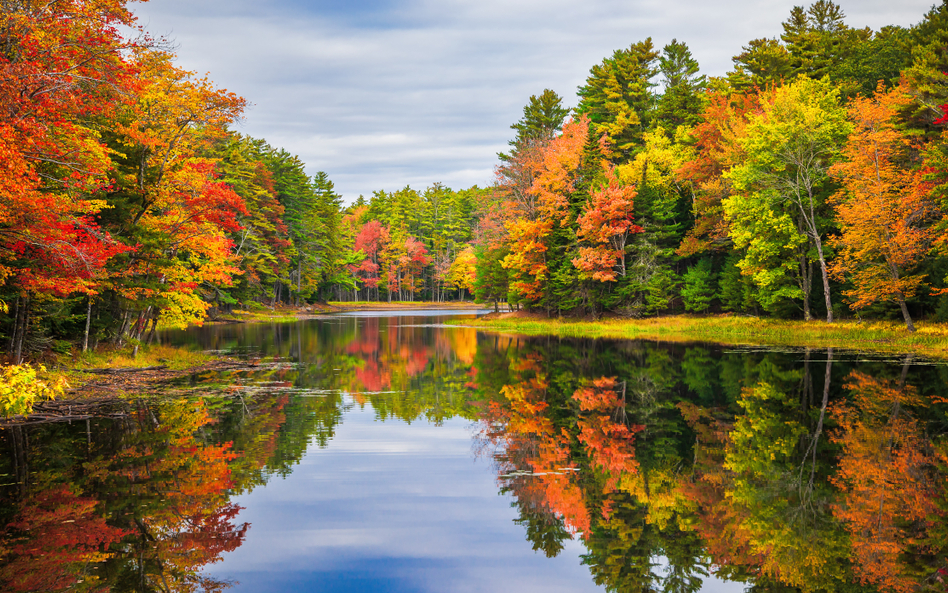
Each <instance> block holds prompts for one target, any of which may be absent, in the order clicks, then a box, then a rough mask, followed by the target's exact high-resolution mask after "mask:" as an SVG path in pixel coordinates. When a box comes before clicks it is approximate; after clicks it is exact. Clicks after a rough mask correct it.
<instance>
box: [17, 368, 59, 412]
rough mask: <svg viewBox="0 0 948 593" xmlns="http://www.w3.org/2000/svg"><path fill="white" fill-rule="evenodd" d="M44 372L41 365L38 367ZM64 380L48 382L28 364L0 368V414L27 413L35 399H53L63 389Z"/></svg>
mask: <svg viewBox="0 0 948 593" xmlns="http://www.w3.org/2000/svg"><path fill="white" fill-rule="evenodd" d="M38 370H39V372H40V373H45V372H46V368H45V367H43V366H42V365H40V366H39V368H38ZM67 386H68V385H67V384H66V380H65V379H62V378H60V379H59V380H58V381H55V382H53V383H52V384H50V383H49V382H47V381H43V380H41V379H40V378H39V377H38V376H37V369H35V368H33V367H31V366H30V365H28V364H21V365H9V366H6V367H3V368H2V369H0V414H2V415H3V416H4V417H6V418H10V417H12V416H16V415H17V414H23V415H26V414H29V413H30V412H32V411H33V405H34V404H35V403H36V402H37V400H44V399H55V398H56V397H57V396H60V395H62V394H63V392H64V391H65V389H66V387H67Z"/></svg>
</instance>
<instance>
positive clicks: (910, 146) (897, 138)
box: [830, 84, 935, 331]
mask: <svg viewBox="0 0 948 593" xmlns="http://www.w3.org/2000/svg"><path fill="white" fill-rule="evenodd" d="M910 101H911V98H910V97H909V95H908V94H906V93H905V92H904V90H903V89H901V88H900V87H897V88H895V89H892V90H891V91H888V92H887V91H886V90H885V87H884V86H882V85H881V84H880V86H879V88H878V90H877V91H876V94H875V96H873V97H857V98H856V99H854V100H853V101H852V103H851V104H850V107H849V117H850V119H851V120H852V121H853V123H854V125H855V130H854V132H853V133H852V134H850V136H849V139H848V141H847V143H846V146H845V147H844V148H843V155H844V160H843V161H841V162H839V163H837V164H836V165H834V166H833V167H832V168H831V169H830V173H831V174H832V175H834V176H835V177H836V178H837V179H838V180H839V181H840V183H841V184H842V186H843V187H842V189H840V191H838V192H837V193H836V194H835V195H834V196H833V205H834V207H835V209H836V217H837V221H838V224H839V229H840V234H839V236H837V237H836V238H835V240H834V242H833V243H834V245H835V246H836V247H837V248H838V250H839V256H838V258H837V259H836V261H835V262H834V263H833V266H832V271H833V274H834V275H835V276H837V277H838V278H840V279H848V280H850V281H851V282H852V286H853V287H852V288H851V289H850V290H847V291H845V292H844V294H845V295H846V296H847V297H849V298H850V299H851V300H852V305H853V306H854V307H855V308H857V309H861V308H863V307H866V306H868V305H871V304H873V303H875V302H878V301H889V302H895V303H898V305H899V308H900V309H901V311H902V317H903V319H904V320H905V325H906V327H907V328H908V329H909V331H915V326H914V325H913V323H912V317H911V315H910V314H909V310H908V307H907V306H906V301H907V300H908V299H911V298H912V297H913V296H914V295H915V293H916V292H917V291H918V289H919V288H920V287H922V286H924V275H922V274H914V275H913V274H911V272H912V270H913V269H914V268H916V267H917V266H918V265H919V264H920V263H921V262H922V260H923V259H924V257H925V255H926V254H927V253H928V250H929V248H930V246H931V243H932V240H933V238H934V235H933V229H932V228H931V227H930V225H928V224H927V223H928V222H929V221H930V220H931V219H932V218H933V217H934V215H935V207H934V204H933V203H932V202H931V201H930V200H929V197H928V194H929V191H930V186H931V184H930V183H928V182H926V181H925V171H924V170H923V169H922V168H921V167H920V166H919V163H918V162H917V161H918V160H919V159H918V155H919V148H920V147H919V146H918V145H917V144H916V143H915V142H914V141H913V140H911V139H910V138H908V137H906V136H905V135H904V134H903V133H902V132H900V131H899V130H898V129H897V128H896V119H897V116H898V113H899V111H900V110H902V109H904V108H905V107H906V105H908V103H909V102H910Z"/></svg>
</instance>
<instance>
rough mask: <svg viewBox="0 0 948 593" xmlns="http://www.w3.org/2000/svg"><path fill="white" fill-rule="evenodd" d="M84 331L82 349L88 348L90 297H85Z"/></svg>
mask: <svg viewBox="0 0 948 593" xmlns="http://www.w3.org/2000/svg"><path fill="white" fill-rule="evenodd" d="M86 300H88V301H89V302H88V303H87V305H86V331H85V332H84V333H83V334H82V351H83V352H86V351H88V350H89V326H90V325H92V297H91V296H90V297H86Z"/></svg>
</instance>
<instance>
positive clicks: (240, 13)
mask: <svg viewBox="0 0 948 593" xmlns="http://www.w3.org/2000/svg"><path fill="white" fill-rule="evenodd" d="M794 3H795V0H790V1H784V0H780V1H776V0H770V1H760V0H741V1H732V2H730V3H728V4H724V3H720V2H695V1H693V0H692V1H687V2H686V1H682V0H678V1H674V0H631V1H629V0H590V1H587V2H575V1H566V0H520V1H517V2H514V1H511V0H410V1H403V2H387V1H372V0H370V1H364V2H349V3H337V2H328V1H309V2H304V1H301V0H296V1H293V0H282V1H274V2H267V3H262V2H257V1H253V0H238V1H234V0H228V1H226V2H225V1H222V0H203V1H201V2H194V1H193V0H188V1H184V0H152V2H149V3H147V4H143V5H140V6H135V7H133V8H134V10H135V11H136V13H137V14H139V15H140V20H141V22H142V24H143V25H145V26H146V27H147V28H148V29H149V30H150V31H151V32H152V33H154V34H156V35H168V36H170V37H171V38H172V39H173V40H175V41H176V42H177V45H178V48H179V49H178V56H179V63H180V64H181V65H182V66H184V67H186V68H189V69H192V70H197V71H199V72H201V73H203V72H210V74H211V78H212V79H213V80H214V81H215V82H216V83H217V84H218V85H219V86H221V87H224V88H227V89H229V90H231V91H234V92H237V93H238V94H240V95H242V96H244V97H246V98H247V99H248V100H249V101H250V102H251V103H253V106H252V107H251V108H250V109H249V110H248V111H247V114H246V117H245V121H244V124H243V126H242V127H241V128H239V131H241V132H243V133H247V134H250V135H253V136H256V137H261V138H265V139H266V140H267V141H268V142H269V143H270V144H272V145H274V146H277V147H282V148H286V149H287V150H288V151H290V152H292V153H294V154H298V155H299V156H300V157H301V158H302V159H303V161H304V162H306V163H307V165H308V169H309V172H310V173H315V172H316V171H319V170H324V171H326V172H327V173H328V174H329V177H330V179H332V180H333V181H334V182H335V184H336V187H337V189H338V190H339V191H340V192H341V193H342V194H343V195H344V197H345V198H346V199H347V200H351V199H354V198H355V197H356V196H357V195H359V194H365V195H369V194H371V192H372V191H373V190H376V189H385V190H389V191H390V190H395V189H399V188H401V187H404V186H405V185H406V184H411V185H412V186H413V187H416V188H417V189H423V188H424V187H425V186H427V185H430V184H431V183H433V182H436V181H441V182H443V183H445V184H447V185H449V186H451V187H456V188H460V187H466V186H469V185H472V184H474V183H478V184H481V185H486V184H489V183H490V181H491V178H492V170H493V166H494V164H495V160H496V159H495V155H496V153H497V152H498V151H499V150H503V149H504V148H505V147H506V142H507V140H509V138H510V137H511V131H510V129H509V126H510V124H512V123H513V122H515V121H517V120H518V119H519V117H520V115H521V110H522V108H523V105H524V104H525V103H526V101H527V99H528V97H529V96H530V95H532V94H536V93H539V92H541V91H542V90H543V89H544V88H551V89H553V90H555V91H556V92H558V93H559V94H560V95H561V96H562V97H563V98H564V102H565V103H566V104H567V105H569V106H572V105H574V104H575V101H576V99H575V91H576V88H577V86H579V85H580V84H582V83H583V81H584V80H585V77H586V74H587V73H588V71H589V68H590V67H591V66H593V65H594V64H597V63H599V62H600V61H602V59H603V58H605V57H606V56H608V55H610V54H611V53H612V51H614V50H615V49H618V48H622V47H627V46H628V45H629V44H631V43H633V42H635V41H638V40H641V39H644V38H645V37H648V36H651V37H652V38H653V41H654V43H655V44H656V46H658V47H661V46H662V45H664V44H665V43H667V42H668V41H670V40H671V39H672V38H673V37H674V38H677V39H679V40H680V41H684V42H686V43H688V44H689V46H690V47H691V49H692V51H693V53H694V54H695V56H696V57H697V59H698V61H699V62H700V63H701V65H702V68H703V71H704V72H706V73H709V74H717V75H719V74H723V73H724V72H725V71H726V70H727V69H728V68H729V67H730V57H731V56H732V55H734V54H736V53H738V52H739V51H740V47H741V45H743V44H746V43H747V42H748V41H749V40H750V39H752V38H755V37H768V36H775V35H778V34H779V33H780V22H781V21H783V20H784V19H785V18H786V17H787V15H788V14H789V11H790V8H791V7H792V6H793V5H794ZM930 3H931V2H930V0H903V1H902V2H898V3H896V2H891V1H887V0H886V1H882V0H860V1H859V2H852V1H851V2H849V3H846V2H842V5H843V9H844V10H845V11H846V12H847V14H848V18H847V22H848V23H849V24H850V25H852V26H857V27H862V26H871V27H873V28H878V27H880V26H882V25H885V24H899V25H910V24H912V23H914V22H917V21H919V20H920V19H921V18H922V15H923V14H924V12H925V11H926V10H927V9H928V8H929V6H930ZM847 4H851V6H847Z"/></svg>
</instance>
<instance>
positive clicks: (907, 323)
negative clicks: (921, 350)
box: [899, 293, 915, 332]
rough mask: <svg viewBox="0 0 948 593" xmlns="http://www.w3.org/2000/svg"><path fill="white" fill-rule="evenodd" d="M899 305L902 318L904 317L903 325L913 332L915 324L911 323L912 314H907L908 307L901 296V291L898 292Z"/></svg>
mask: <svg viewBox="0 0 948 593" xmlns="http://www.w3.org/2000/svg"><path fill="white" fill-rule="evenodd" d="M899 307H900V308H901V309H902V318H903V319H905V327H906V328H908V330H909V331H910V332H914V331H915V324H914V323H912V316H911V315H909V310H908V307H907V306H906V305H905V297H903V296H902V293H899Z"/></svg>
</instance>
